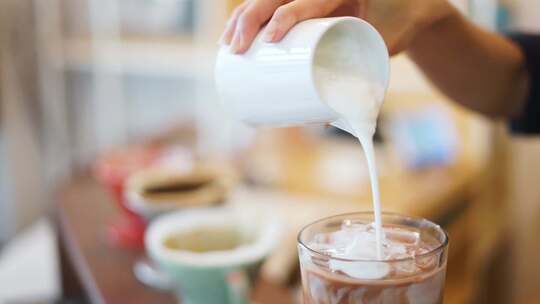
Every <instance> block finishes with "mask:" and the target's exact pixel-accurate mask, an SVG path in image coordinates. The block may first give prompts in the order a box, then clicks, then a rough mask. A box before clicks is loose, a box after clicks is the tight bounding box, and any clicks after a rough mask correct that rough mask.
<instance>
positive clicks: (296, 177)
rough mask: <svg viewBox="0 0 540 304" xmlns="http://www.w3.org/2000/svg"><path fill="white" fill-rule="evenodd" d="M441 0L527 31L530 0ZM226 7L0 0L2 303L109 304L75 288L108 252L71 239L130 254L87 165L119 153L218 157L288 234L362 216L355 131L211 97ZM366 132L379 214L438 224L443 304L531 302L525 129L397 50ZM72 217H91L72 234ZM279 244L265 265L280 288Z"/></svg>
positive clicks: (284, 286) (536, 150)
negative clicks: (233, 110) (374, 128)
mask: <svg viewBox="0 0 540 304" xmlns="http://www.w3.org/2000/svg"><path fill="white" fill-rule="evenodd" d="M454 2H455V4H456V6H458V7H459V8H460V9H461V10H462V11H463V12H464V13H465V14H466V15H467V16H469V17H470V18H471V19H472V20H474V21H475V22H477V23H479V24H481V25H482V26H484V27H486V28H489V29H491V30H497V31H501V32H509V31H513V30H520V31H530V32H540V22H538V20H539V19H540V3H539V2H538V1H535V0H505V1H499V2H497V1H495V0H469V1H467V0H455V1H454ZM238 3H239V1H233V0H40V1H33V0H3V1H0V303H54V302H63V301H68V300H69V301H72V302H74V303H78V302H80V303H86V302H87V301H92V302H111V303H112V302H115V301H105V300H104V301H99V300H96V298H95V297H92V295H88V290H90V291H92V290H93V291H95V289H100V288H101V285H100V284H98V287H95V286H94V287H92V286H93V285H92V284H93V283H91V282H93V281H92V280H91V279H89V277H92V276H93V275H94V276H95V274H96V272H98V271H97V270H95V268H93V266H92V265H93V264H92V263H91V262H88V263H87V264H85V263H84V260H85V259H87V260H88V259H89V260H91V255H100V254H102V255H107V252H108V251H99V252H98V251H97V249H95V250H94V252H92V250H93V249H92V248H94V247H88V246H90V245H85V244H87V243H86V241H84V240H85V237H88V239H89V240H94V239H95V240H96V245H95V246H98V247H95V248H101V247H99V246H103V248H107V249H103V250H110V254H111V256H117V257H119V258H124V257H128V258H132V257H133V256H132V255H131V254H132V253H131V252H133V250H132V248H131V249H130V248H127V249H126V247H133V246H131V245H133V243H136V240H135V241H133V239H137V237H136V236H135V237H131V238H130V235H131V234H129V233H128V234H129V235H128V236H125V234H124V232H122V231H124V230H122V228H118V227H116V228H118V229H117V230H115V228H114V227H109V226H110V224H111V222H115V221H116V220H115V219H116V218H117V217H118V216H121V215H122V214H123V215H127V216H128V217H130V218H131V220H132V221H131V222H129V221H128V222H129V223H131V224H132V223H133V221H137V220H133V218H138V216H139V215H140V214H139V215H137V214H136V213H137V212H132V211H126V210H125V209H123V208H124V207H125V206H122V205H121V204H120V207H119V206H117V205H115V204H113V203H112V202H113V201H114V200H115V198H116V200H117V201H118V200H120V201H121V200H122V199H121V198H118V197H114V195H113V196H110V195H107V194H106V193H107V192H106V190H107V186H110V184H108V180H107V178H104V177H103V174H102V173H100V172H102V171H101V169H102V167H103V163H107V162H108V161H110V159H111V158H112V159H114V160H113V163H114V162H120V163H122V162H124V161H125V159H128V160H130V161H125V162H128V163H129V164H128V167H129V168H130V170H131V168H132V166H135V165H133V163H136V164H138V162H139V161H140V159H139V158H140V154H141V153H142V154H145V153H147V151H148V150H151V151H155V150H156V149H157V150H159V151H160V152H159V153H161V154H163V153H166V154H167V153H168V155H169V154H170V155H173V156H172V158H174V159H175V161H176V162H180V163H183V164H187V165H193V164H194V163H197V164H205V165H206V166H211V167H213V168H219V169H217V170H218V171H219V172H220V174H224V175H226V176H227V177H228V180H229V181H230V183H231V184H234V185H235V186H238V187H242V188H244V189H249V191H251V192H250V193H251V194H250V195H255V196H253V199H255V200H258V199H259V198H258V196H257V195H261V196H263V197H264V198H265V199H266V200H269V201H274V203H275V210H276V212H281V213H283V214H287V215H288V216H287V220H288V224H289V228H290V235H291V237H292V243H294V235H295V234H296V232H297V230H298V227H301V226H302V225H303V224H305V223H306V222H309V221H310V220H311V219H313V218H318V217H322V216H325V215H330V214H335V213H340V212H343V211H349V210H367V209H370V204H371V201H370V192H369V188H368V186H369V180H368V177H367V169H366V165H365V162H364V159H363V156H362V152H361V149H360V146H359V145H358V143H356V142H355V141H354V139H353V138H351V137H349V136H347V135H346V134H344V133H341V132H340V131H338V130H336V129H332V128H327V127H322V126H321V127H318V126H309V127H297V128H287V129H276V130H258V131H255V130H252V129H249V128H247V127H245V126H242V125H240V124H238V123H236V122H234V121H232V120H231V119H230V118H229V117H228V116H227V114H226V109H223V108H222V107H221V105H220V104H219V100H218V97H217V94H216V92H215V87H214V82H213V65H214V60H215V54H216V51H217V48H218V46H217V40H218V37H219V34H220V32H221V30H222V28H223V26H224V23H225V20H226V18H227V16H228V14H229V13H230V12H231V10H232V9H233V8H234V6H235V5H237V4H238ZM376 138H377V147H376V150H377V151H376V152H377V161H378V163H379V170H380V176H381V187H382V189H381V192H382V200H383V209H385V210H390V211H397V212H400V213H405V214H412V215H418V216H423V217H426V218H429V219H432V220H434V221H436V222H438V223H440V224H442V225H443V226H444V227H445V228H446V229H448V231H449V233H450V236H451V240H452V241H451V251H450V258H449V266H448V269H449V270H448V279H447V281H448V282H447V285H446V289H447V291H446V301H445V303H450V304H453V303H518V304H532V303H540V290H539V289H538V288H537V287H538V279H540V275H539V274H540V261H539V260H538V253H539V252H540V245H539V244H540V242H539V240H540V239H539V237H538V235H539V233H540V189H539V187H538V181H539V180H540V157H539V155H540V140H537V139H535V138H519V137H511V136H510V135H509V134H508V133H507V131H506V126H505V124H504V123H503V122H499V123H497V122H493V121H488V120H486V119H483V118H482V117H480V116H478V115H476V114H474V113H471V112H469V111H467V110H465V109H463V108H460V107H458V106H456V104H455V103H452V102H451V101H448V100H447V99H446V98H445V97H444V96H442V95H441V94H440V93H439V92H437V90H435V89H434V88H432V87H431V86H430V84H429V83H427V82H426V80H425V79H424V78H423V76H422V75H421V74H420V73H419V71H417V69H416V68H415V66H414V65H413V64H412V62H410V61H409V59H408V58H407V57H406V56H404V55H400V56H398V57H395V58H393V59H392V76H391V84H390V90H389V93H388V97H387V99H386V101H385V105H384V108H383V112H382V114H381V117H380V121H379V127H378V132H377V137H376ZM141 151H143V152H141ZM144 151H146V152H144ZM163 151H167V152H163ZM111 155H112V156H111ZM134 155H135V156H134ZM133 159H135V160H133ZM223 172H225V173H223ZM104 179H105V181H104ZM96 180H97V181H99V182H101V183H100V184H98V183H97V181H96ZM109 190H110V189H109ZM259 192H260V193H259ZM112 193H113V194H115V193H116V194H118V193H119V192H114V191H112ZM257 193H259V194H257ZM261 200H262V199H261ZM269 204H272V203H269ZM104 206H107V207H104ZM100 208H105V209H103V210H104V211H103V210H102V209H100ZM107 208H108V209H107ZM291 210H296V211H293V212H291ZM93 212H94V213H93ZM132 213H135V214H132ZM85 218H86V219H88V218H92V219H94V218H95V219H96V221H95V223H94V222H92V223H89V224H88V226H85V228H84V229H83V228H81V229H83V230H80V231H79V230H77V226H76V225H77V223H85V222H84V220H85ZM131 224H128V226H129V225H131ZM71 225H75V226H73V227H72V226H71ZM124 228H125V227H124ZM128 230H129V229H128ZM135 230H136V229H135ZM66 231H67V232H66ZM129 231H131V232H133V230H129ZM79 232H80V233H79ZM111 239H112V241H111ZM119 239H120V240H119ZM66 240H67V241H66ZM70 240H71V241H70ZM74 240H75V241H74ZM122 240H124V241H122ZM289 241H290V240H289ZM88 242H90V243H91V241H88ZM118 243H120V245H118ZM66 244H67V245H66ZM88 244H89V243H88ZM92 244H93V243H92ZM126 244H127V245H126ZM85 246H86V247H85ZM66 247H67V249H66ZM70 247H71V248H70ZM135 247H136V246H135ZM81 248H82V249H81ZM85 248H86V249H85ZM89 248H90V249H89ZM291 250H292V251H293V252H294V253H292V254H289V255H288V256H287V254H282V256H283V257H282V258H275V259H274V260H273V261H271V262H272V263H271V264H270V265H267V267H266V271H265V272H264V273H263V275H266V276H267V278H266V279H267V280H268V281H271V282H272V284H273V285H272V286H277V287H275V288H278V289H279V290H287V292H290V293H291V294H293V298H294V294H295V292H296V291H295V290H296V286H297V284H298V282H297V279H295V276H296V275H297V274H295V269H296V264H294V260H295V259H296V253H295V250H296V249H295V247H294V244H293V246H292V249H291ZM283 251H286V250H283ZM88 252H90V253H88ZM124 252H130V253H124ZM125 254H127V256H126V255H125ZM63 255H67V256H68V258H67V260H71V261H72V262H71V264H76V265H75V266H73V268H74V269H75V271H74V273H75V274H78V275H79V276H82V277H83V278H82V279H81V278H78V279H77V281H80V282H79V284H80V285H82V286H83V288H82V289H84V290H85V291H86V292H85V293H70V292H69V291H70V290H71V289H70V288H71V287H70V286H69V285H70V282H74V281H75V279H73V281H71V280H67V281H68V282H67V283H66V279H65V278H66V276H67V275H66V266H65V265H63V264H64V260H65V257H62V256H63ZM291 256H292V258H291ZM73 260H75V262H73ZM77 261H78V262H77ZM81 261H82V262H81ZM77 264H81V265H83V266H80V265H79V267H78V266H77ZM85 265H86V266H85ZM80 269H83V270H82V272H83V273H85V274H83V275H80V273H81V270H80ZM99 271H101V272H102V273H105V275H106V274H107V272H109V273H110V275H113V276H114V275H115V274H114V273H116V272H120V271H124V270H120V269H119V270H116V269H101V270H99ZM125 272H127V273H126V274H125V277H126V280H130V279H129V278H127V277H130V276H132V274H131V272H130V271H125ZM68 275H69V274H68ZM86 280H89V282H90V283H88V282H85V281H86ZM118 284H120V285H121V284H122V283H118ZM88 286H90V287H88ZM134 286H138V285H134ZM139 287H140V288H141V289H144V288H145V287H143V285H140V286H139ZM125 291H126V290H125ZM133 292H134V293H136V292H135V291H133ZM90 293H91V292H90ZM261 297H262V296H261ZM262 298H263V297H262ZM117 299H119V298H117ZM264 301H265V300H264V299H263V300H260V302H261V303H264ZM116 302H118V303H134V302H129V301H122V300H119V301H116ZM149 303H151V302H149ZM268 303H279V301H277V302H276V301H269V302H268Z"/></svg>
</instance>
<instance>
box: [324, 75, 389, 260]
mask: <svg viewBox="0 0 540 304" xmlns="http://www.w3.org/2000/svg"><path fill="white" fill-rule="evenodd" d="M315 75H316V79H317V83H318V86H319V94H320V95H321V97H322V98H323V99H324V101H326V102H327V104H328V105H329V106H330V108H332V109H333V110H334V111H335V112H336V113H338V114H339V116H340V120H341V123H342V125H345V126H347V127H348V128H349V130H350V131H352V132H353V133H354V134H353V135H354V136H355V137H356V138H357V139H358V140H359V141H360V144H361V145H362V148H363V150H364V154H365V157H366V161H367V165H368V170H369V177H370V181H371V193H372V197H373V212H374V226H375V247H376V248H375V249H374V250H376V256H377V259H379V260H383V259H384V258H385V257H384V256H383V240H384V235H383V229H382V215H381V199H380V193H379V179H378V175H377V166H376V164H375V151H374V147H373V134H374V133H375V128H376V124H377V116H378V114H379V110H380V107H381V104H382V101H383V99H384V88H383V87H382V86H381V85H378V84H376V83H374V82H370V81H368V80H367V79H365V78H363V77H361V76H359V75H357V74H353V73H347V72H346V71H340V72H339V73H336V71H334V70H330V69H327V68H325V67H324V66H317V65H316V66H315Z"/></svg>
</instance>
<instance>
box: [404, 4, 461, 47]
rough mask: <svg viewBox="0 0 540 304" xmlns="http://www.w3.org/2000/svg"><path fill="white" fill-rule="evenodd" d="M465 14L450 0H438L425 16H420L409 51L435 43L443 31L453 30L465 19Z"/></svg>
mask: <svg viewBox="0 0 540 304" xmlns="http://www.w3.org/2000/svg"><path fill="white" fill-rule="evenodd" d="M463 18H464V17H463V15H462V14H461V13H460V12H459V11H458V10H457V9H456V8H455V7H454V6H453V5H452V4H450V3H449V2H447V1H438V3H437V4H435V5H434V7H430V8H429V9H428V10H426V12H425V13H424V14H423V16H421V17H419V18H418V23H417V28H418V31H417V32H416V34H415V36H414V37H413V38H412V40H411V43H410V45H409V48H408V52H416V51H418V50H421V49H422V48H423V47H424V46H425V45H426V43H433V41H432V40H433V39H436V38H437V37H439V38H440V37H444V35H442V36H441V33H444V32H447V31H449V30H451V28H452V27H455V26H456V25H457V24H459V23H460V22H462V21H463Z"/></svg>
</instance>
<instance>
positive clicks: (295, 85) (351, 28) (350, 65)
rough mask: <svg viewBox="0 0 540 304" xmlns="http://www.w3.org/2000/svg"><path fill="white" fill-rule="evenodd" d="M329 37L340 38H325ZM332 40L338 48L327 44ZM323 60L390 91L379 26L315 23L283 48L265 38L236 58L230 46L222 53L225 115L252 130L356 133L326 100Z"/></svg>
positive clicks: (219, 74)
mask: <svg viewBox="0 0 540 304" xmlns="http://www.w3.org/2000/svg"><path fill="white" fill-rule="evenodd" d="M328 35H334V37H331V38H332V39H324V38H325V37H326V38H327V37H328ZM328 41H331V44H332V45H324V43H328ZM329 51H330V54H328V52H329ZM323 55H324V56H326V59H325V61H326V62H328V58H330V68H331V69H333V68H335V69H336V71H343V70H344V69H346V70H347V72H348V73H351V72H352V73H358V74H361V76H362V77H364V78H365V79H367V80H369V81H372V82H375V83H377V84H379V85H381V86H382V87H383V88H385V89H386V88H387V87H388V79H389V74H390V65H389V56H388V50H387V48H386V45H385V43H384V40H383V39H382V37H381V36H380V35H379V33H378V32H377V30H375V28H374V27H373V26H371V25H370V24H369V23H367V22H366V21H364V20H361V19H358V18H354V17H335V18H321V19H311V20H306V21H303V22H300V23H299V24H297V25H296V26H295V27H294V28H292V29H291V30H290V32H289V33H288V34H287V35H286V36H285V38H284V39H283V40H282V41H280V42H279V43H266V42H264V41H263V40H262V38H261V35H259V36H257V38H256V39H255V41H254V42H253V45H252V46H251V48H250V49H249V50H248V51H247V52H246V53H244V54H241V55H236V54H233V53H231V52H230V51H229V47H228V46H223V47H222V48H221V49H220V50H219V53H218V56H217V62H216V71H215V77H216V85H217V89H218V93H219V94H220V97H221V100H222V103H223V104H224V107H225V110H226V111H228V112H229V113H231V115H232V116H234V117H235V118H237V119H239V120H240V121H243V122H245V123H247V124H249V125H252V126H276V127H277V126H291V125H300V124H308V123H331V124H332V125H334V126H336V127H338V128H341V129H344V130H346V131H350V130H348V128H347V127H346V124H343V123H342V122H340V121H338V119H339V117H338V115H337V113H336V112H334V111H333V110H332V109H331V108H330V107H329V106H328V105H327V104H326V102H325V101H324V100H322V98H321V97H320V94H319V87H320V84H317V83H316V81H315V77H314V63H315V61H316V60H317V58H318V56H323ZM337 75H339V74H337ZM338 77H339V76H338Z"/></svg>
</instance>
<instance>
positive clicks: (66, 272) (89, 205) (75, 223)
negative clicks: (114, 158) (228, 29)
mask: <svg viewBox="0 0 540 304" xmlns="http://www.w3.org/2000/svg"><path fill="white" fill-rule="evenodd" d="M56 211H57V213H56V218H57V222H58V234H59V238H58V239H59V245H60V246H59V248H60V253H61V254H60V256H61V267H62V285H63V291H64V296H66V297H82V296H86V297H88V298H89V300H90V301H91V302H92V303H130V304H137V303H160V304H166V303H175V299H174V297H173V296H172V295H171V294H168V293H164V292H160V291H157V290H154V289H151V288H149V287H146V286H144V285H143V284H141V283H140V282H138V281H137V280H136V278H135V277H134V275H133V265H134V263H135V262H136V261H137V260H138V259H139V258H141V257H142V256H144V252H142V251H128V250H121V249H117V248H114V247H112V246H111V245H109V244H108V243H107V241H106V238H105V235H104V234H105V233H104V231H105V227H106V225H107V224H108V223H110V222H112V221H113V220H114V218H115V217H116V216H118V213H119V211H118V210H117V208H116V205H114V204H113V203H112V202H111V199H110V198H109V196H108V195H107V194H106V193H105V192H104V191H103V189H102V188H101V187H100V186H99V185H98V184H97V183H96V182H95V181H94V180H93V179H92V178H91V177H90V176H89V175H86V174H80V175H77V176H75V177H74V178H73V179H72V180H71V181H70V182H69V183H68V184H66V185H65V186H64V187H63V188H61V189H60V191H59V193H58V202H57V208H56ZM254 298H255V301H256V302H257V303H259V304H265V303H267V304H271V303H280V304H288V303H294V301H293V297H292V293H291V291H290V290H289V289H286V288H283V287H279V286H275V285H272V284H270V283H268V282H264V281H260V282H258V284H257V286H256V289H255V293H254Z"/></svg>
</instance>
